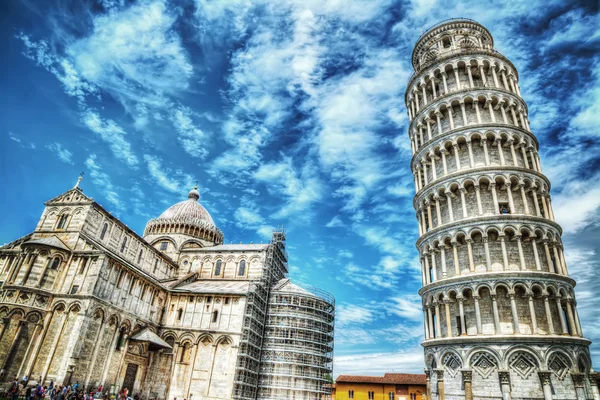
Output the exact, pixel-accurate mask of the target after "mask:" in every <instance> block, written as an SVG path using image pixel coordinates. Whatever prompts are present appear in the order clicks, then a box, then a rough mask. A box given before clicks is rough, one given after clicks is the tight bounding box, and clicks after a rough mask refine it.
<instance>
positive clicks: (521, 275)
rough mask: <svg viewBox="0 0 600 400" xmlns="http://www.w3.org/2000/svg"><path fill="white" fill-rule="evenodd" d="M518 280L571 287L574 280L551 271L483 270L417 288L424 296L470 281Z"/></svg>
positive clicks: (468, 284) (466, 283) (465, 284)
mask: <svg viewBox="0 0 600 400" xmlns="http://www.w3.org/2000/svg"><path fill="white" fill-rule="evenodd" d="M507 279H509V280H520V281H534V280H535V281H540V280H542V281H553V282H562V283H566V284H568V285H570V286H572V287H575V285H576V282H575V280H574V279H573V278H570V277H568V276H564V275H559V274H555V273H551V272H542V271H532V270H526V271H508V272H507V271H502V272H485V273H473V274H469V275H461V276H454V277H452V278H445V279H440V280H437V281H435V282H433V283H430V284H428V285H426V286H423V287H422V288H421V289H420V290H419V296H421V297H424V296H425V295H426V294H427V293H429V292H431V291H434V290H436V289H440V288H444V287H447V286H470V284H471V283H478V282H485V281H497V280H507Z"/></svg>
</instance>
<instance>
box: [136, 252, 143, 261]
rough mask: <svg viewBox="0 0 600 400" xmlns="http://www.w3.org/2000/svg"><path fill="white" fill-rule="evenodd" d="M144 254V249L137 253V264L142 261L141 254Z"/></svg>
mask: <svg viewBox="0 0 600 400" xmlns="http://www.w3.org/2000/svg"><path fill="white" fill-rule="evenodd" d="M143 255H144V250H140V254H138V261H137V262H138V264H139V263H140V261H142V256H143Z"/></svg>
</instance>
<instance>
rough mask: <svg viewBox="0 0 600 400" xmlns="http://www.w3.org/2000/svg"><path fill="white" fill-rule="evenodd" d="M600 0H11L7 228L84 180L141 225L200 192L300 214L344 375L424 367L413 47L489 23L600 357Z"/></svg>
mask: <svg viewBox="0 0 600 400" xmlns="http://www.w3.org/2000/svg"><path fill="white" fill-rule="evenodd" d="M598 7H599V6H598V3H597V2H596V1H589V2H575V1H565V0H545V1H544V0H539V1H538V0H532V1H527V2H509V1H506V2H502V1H480V0H475V1H463V2H456V1H447V2H446V1H444V2H442V1H437V0H414V1H409V0H407V1H390V0H370V1H356V0H354V1H352V0H332V1H329V2H323V1H320V0H318V1H317V0H287V1H266V0H256V1H247V0H231V1H202V0H195V1H194V0H186V1H180V2H171V1H167V0H148V1H140V2H130V1H125V0H91V1H87V2H85V1H80V0H73V1H67V0H57V1H44V2H41V1H33V0H31V1H22V2H18V1H13V0H8V1H4V2H2V4H1V5H0V16H2V17H1V18H2V19H1V24H0V37H1V38H2V39H1V40H0V47H1V48H0V51H1V52H2V55H3V57H2V63H0V71H1V73H0V93H2V96H0V179H2V183H3V189H4V190H3V196H1V197H0V209H1V210H3V213H2V220H1V221H2V222H1V224H0V243H4V242H8V241H11V240H13V239H15V238H17V237H19V236H21V235H24V234H26V233H28V232H30V231H31V230H32V229H33V228H34V226H35V223H36V222H37V220H38V218H39V215H40V213H41V211H42V209H43V204H42V203H43V202H44V201H45V200H47V199H50V198H52V197H54V196H56V195H57V194H59V193H62V192H64V191H65V190H67V189H69V188H70V187H72V186H73V184H74V183H75V181H76V178H77V176H78V174H79V172H80V171H82V170H83V171H85V173H86V175H85V180H84V182H83V184H82V187H83V189H84V191H85V192H86V193H87V194H89V195H91V196H93V197H94V198H95V199H96V200H97V201H98V202H99V203H101V204H102V205H104V206H105V207H106V208H107V209H108V210H111V211H112V212H113V213H114V214H115V215H117V216H118V217H119V218H120V219H121V220H122V221H124V222H125V223H126V224H128V225H129V226H130V227H132V228H133V229H135V230H136V231H137V232H138V233H140V234H141V233H142V232H143V228H144V225H145V223H146V221H147V220H148V219H150V218H152V217H156V216H158V215H159V214H160V213H161V212H162V211H163V210H164V209H165V208H167V207H168V206H169V205H171V204H173V203H175V202H177V201H180V200H181V199H183V198H185V196H186V193H187V191H188V190H189V189H190V188H191V186H192V185H193V184H194V182H195V181H196V180H198V181H199V182H200V192H201V195H202V199H201V202H202V203H203V204H204V206H205V207H206V208H207V209H208V210H209V212H210V213H211V215H212V217H213V218H214V220H215V222H216V224H217V225H218V226H219V227H220V228H221V229H222V230H223V232H224V233H225V237H226V241H233V242H234V243H235V242H240V241H244V242H249V241H255V242H257V241H261V240H268V238H269V236H270V232H271V229H272V227H274V226H278V225H285V227H286V228H287V231H288V247H289V252H290V256H291V262H290V266H291V274H290V275H291V277H292V278H293V279H295V280H297V281H300V282H303V283H307V284H312V285H316V286H319V287H321V288H323V289H325V290H327V291H329V292H331V293H333V294H334V295H335V296H336V298H337V306H338V309H337V311H338V313H337V332H336V358H335V374H336V375H337V374H340V373H360V374H381V373H383V372H392V371H396V372H400V371H406V372H410V371H414V372H418V371H421V370H422V366H423V364H422V349H421V347H420V345H419V342H420V340H421V339H422V333H423V329H422V322H421V320H422V312H421V307H420V301H419V298H418V296H417V290H418V289H419V287H420V273H419V262H418V259H417V252H416V250H415V247H414V242H415V240H416V238H417V224H416V221H415V217H414V210H413V208H412V196H413V194H414V184H413V179H412V175H411V173H410V170H409V161H410V157H411V154H410V144H409V141H408V136H407V124H408V118H407V114H406V110H405V107H404V104H403V96H404V90H405V84H406V83H407V80H408V78H409V76H410V74H411V72H412V69H411V65H410V54H411V51H412V46H413V45H414V43H415V41H416V40H417V38H418V37H419V35H420V34H421V31H422V29H423V28H425V29H426V28H427V27H428V26H431V25H433V24H434V23H436V22H438V21H440V20H443V19H446V18H451V17H469V18H473V19H475V20H478V21H479V22H481V23H483V24H484V25H485V26H486V27H487V28H489V30H490V31H491V33H492V35H493V36H494V38H495V43H496V48H497V49H498V50H500V51H501V52H503V53H505V54H506V55H507V56H508V57H509V58H510V59H511V60H512V61H513V62H514V64H515V65H516V66H517V68H518V70H519V73H520V78H521V80H520V86H521V88H522V92H523V96H524V98H525V100H526V101H527V102H528V105H529V116H530V119H531V127H532V130H533V131H534V133H535V134H536V135H537V137H538V138H539V141H540V144H541V155H542V166H543V168H544V172H545V173H546V175H548V177H549V178H550V180H551V182H552V184H553V188H552V196H553V204H554V207H555V214H556V217H557V219H558V221H559V222H560V223H561V224H562V226H563V228H564V231H565V234H564V237H563V240H564V242H565V248H566V258H567V264H568V266H569V270H570V272H571V274H572V275H573V276H574V277H575V278H576V279H577V280H578V286H577V290H576V293H577V296H578V301H579V304H578V306H579V312H580V316H581V320H582V324H583V328H584V334H585V335H586V336H587V337H588V338H590V339H592V340H595V341H596V342H597V344H595V345H593V347H592V352H593V356H594V359H595V364H596V365H600V313H598V312H597V308H596V307H595V305H594V296H593V295H594V293H597V292H598V290H600V283H598V282H599V280H598V278H599V277H600V261H599V258H598V251H599V248H600V242H599V240H598V239H599V238H600V213H599V211H598V209H599V206H600V179H599V178H600V129H599V125H600V51H599V50H600V20H599V9H598Z"/></svg>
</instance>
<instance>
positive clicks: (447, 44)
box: [442, 36, 450, 49]
mask: <svg viewBox="0 0 600 400" xmlns="http://www.w3.org/2000/svg"><path fill="white" fill-rule="evenodd" d="M442 46H443V47H444V48H445V49H447V48H448V47H450V36H444V37H443V38H442Z"/></svg>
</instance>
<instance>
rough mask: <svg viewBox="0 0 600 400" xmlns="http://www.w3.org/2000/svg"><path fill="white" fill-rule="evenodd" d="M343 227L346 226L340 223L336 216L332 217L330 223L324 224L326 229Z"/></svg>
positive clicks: (340, 220)
mask: <svg viewBox="0 0 600 400" xmlns="http://www.w3.org/2000/svg"><path fill="white" fill-rule="evenodd" d="M344 226H346V224H344V223H343V222H342V219H341V218H340V217H339V216H338V215H336V216H334V217H333V218H332V219H331V221H329V222H328V223H327V224H325V227H327V228H342V227H344Z"/></svg>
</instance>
